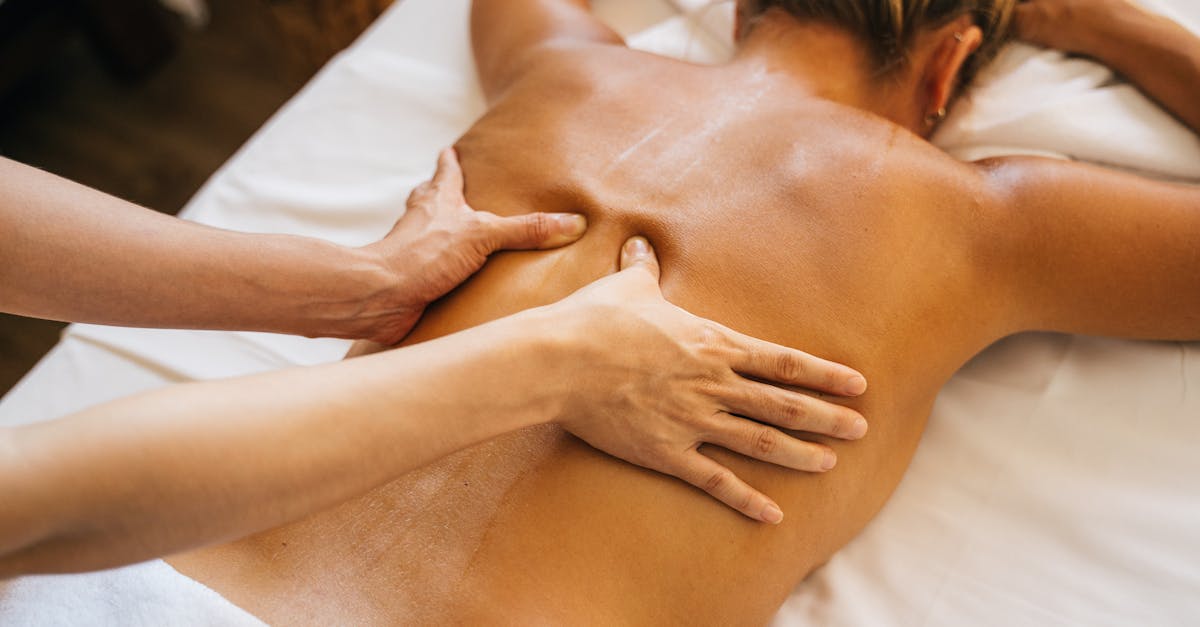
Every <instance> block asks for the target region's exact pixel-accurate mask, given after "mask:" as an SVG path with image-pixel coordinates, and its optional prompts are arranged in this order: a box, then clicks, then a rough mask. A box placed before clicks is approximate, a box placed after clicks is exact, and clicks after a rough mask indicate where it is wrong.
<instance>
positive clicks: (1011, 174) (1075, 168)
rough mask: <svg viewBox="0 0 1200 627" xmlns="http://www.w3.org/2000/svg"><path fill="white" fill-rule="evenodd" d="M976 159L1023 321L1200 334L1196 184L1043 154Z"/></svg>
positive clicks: (1033, 325) (1199, 191)
mask: <svg viewBox="0 0 1200 627" xmlns="http://www.w3.org/2000/svg"><path fill="white" fill-rule="evenodd" d="M981 165H982V166H983V167H984V169H985V171H986V172H987V175H988V178H989V181H990V184H991V185H992V186H993V190H994V191H995V193H996V197H997V198H998V199H999V200H1000V206H1001V207H1002V208H1003V209H1002V211H1001V214H1000V216H1001V217H1000V218H999V223H998V224H996V225H995V233H994V235H995V236H996V237H999V238H1003V239H1004V242H1003V244H1004V246H1005V250H1006V253H1007V254H1006V255H1005V258H1006V259H1007V260H1008V261H1007V262H1006V263H1010V264H1011V265H1010V267H1009V268H1008V270H1009V271H1011V273H1009V272H1005V274H1006V276H1011V277H1012V278H1013V279H1014V280H1013V281H1012V283H1011V284H1010V287H1011V289H1012V291H1013V293H1012V297H1013V302H1015V303H1017V304H1018V306H1019V307H1020V308H1021V312H1020V318H1019V319H1020V320H1021V325H1022V326H1023V327H1024V328H1027V329H1046V330H1055V331H1064V332H1072V333H1085V334H1094V335H1112V336H1121V337H1132V338H1142V339H1197V338H1200V188H1196V187H1190V186H1186V185H1175V184H1169V183H1161V182H1155V181H1151V180H1148V179H1143V178H1140V177H1137V176H1133V175H1131V174H1124V173H1120V172H1115V171H1111V170H1106V169H1102V168H1099V167H1094V166H1087V165H1082V164H1076V163H1066V162H1058V161H1051V160H1045V159H1026V158H1017V159H998V160H993V161H989V162H985V163H983V164H981Z"/></svg>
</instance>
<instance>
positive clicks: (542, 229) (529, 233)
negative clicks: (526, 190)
mask: <svg viewBox="0 0 1200 627" xmlns="http://www.w3.org/2000/svg"><path fill="white" fill-rule="evenodd" d="M490 222H491V224H492V229H491V231H492V232H491V237H490V240H491V244H492V247H493V252H494V251H496V250H535V249H546V248H558V247H560V246H566V245H567V244H570V243H571V242H574V241H575V240H578V239H579V238H580V237H583V233H584V231H587V219H586V218H584V217H583V216H581V215H579V214H575V213H527V214H524V215H519V216H512V217H507V218H501V217H498V216H497V217H495V218H494V219H492V220H490Z"/></svg>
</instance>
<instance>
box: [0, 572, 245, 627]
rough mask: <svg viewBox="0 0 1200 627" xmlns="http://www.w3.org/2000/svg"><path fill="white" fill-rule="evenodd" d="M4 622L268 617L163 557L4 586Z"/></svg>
mask: <svg viewBox="0 0 1200 627" xmlns="http://www.w3.org/2000/svg"><path fill="white" fill-rule="evenodd" d="M0 625H12V626H16V625H30V626H36V627H60V626H61V627H74V626H76V625H89V626H90V627H106V626H109V625H112V626H114V627H115V626H118V625H119V626H121V627H160V626H163V625H171V626H172V627H211V626H213V625H222V626H223V627H264V626H265V625H266V623H263V622H262V621H260V620H258V619H257V618H255V617H254V616H251V615H250V614H248V613H247V612H246V611H244V610H242V609H241V608H238V607H237V606H235V605H233V604H232V603H230V602H229V601H226V600H225V598H224V597H222V596H221V595H219V594H217V593H216V592H213V591H212V590H209V589H208V588H206V587H204V586H203V585H201V584H199V583H197V582H195V581H193V580H192V579H189V578H187V577H184V576H183V575H181V574H179V573H178V572H177V571H176V570H175V569H174V568H171V567H170V566H169V565H168V564H166V563H165V562H163V561H161V560H155V561H153V562H146V563H144V564H137V565H134V566H127V567H125V568H118V569H114V570H106V571H101V572H97V573H88V574H84V575H57V576H53V577H22V578H20V579H17V580H15V581H11V582H6V583H4V585H2V586H0Z"/></svg>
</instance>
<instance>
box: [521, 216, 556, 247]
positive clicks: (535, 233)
mask: <svg viewBox="0 0 1200 627" xmlns="http://www.w3.org/2000/svg"><path fill="white" fill-rule="evenodd" d="M525 228H526V229H527V230H528V232H529V237H530V238H532V239H533V240H534V241H536V242H543V241H546V240H547V239H549V237H550V218H549V217H547V216H546V214H544V213H533V214H530V215H529V217H527V218H525Z"/></svg>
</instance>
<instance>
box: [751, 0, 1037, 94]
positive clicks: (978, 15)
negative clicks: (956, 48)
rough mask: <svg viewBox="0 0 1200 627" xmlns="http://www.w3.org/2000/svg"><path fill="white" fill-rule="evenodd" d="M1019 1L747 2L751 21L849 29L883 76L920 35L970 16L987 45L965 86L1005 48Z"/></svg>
mask: <svg viewBox="0 0 1200 627" xmlns="http://www.w3.org/2000/svg"><path fill="white" fill-rule="evenodd" d="M1016 3H1017V0H749V1H748V2H747V3H746V4H747V5H748V8H749V9H750V13H751V15H752V16H753V15H759V14H762V13H764V12H766V11H768V10H770V9H775V8H778V9H782V10H784V11H787V12H788V13H790V14H791V15H793V16H794V17H796V18H798V19H801V20H820V21H823V22H828V23H831V24H836V25H838V26H840V27H842V28H846V29H848V30H850V31H851V32H853V33H855V34H856V35H858V36H859V37H861V38H862V39H863V41H864V42H866V43H867V44H868V45H869V46H870V47H871V53H872V55H873V56H874V58H875V61H876V63H877V65H878V67H879V70H880V71H881V72H887V71H890V70H892V69H895V68H897V67H899V66H902V65H903V64H904V62H905V61H906V59H907V53H908V48H909V46H910V45H911V44H912V43H913V40H914V39H915V38H916V36H917V34H919V33H920V32H921V31H922V30H925V29H927V28H937V27H940V26H943V25H945V24H948V23H949V22H951V21H952V20H955V19H957V18H959V17H961V16H963V15H970V16H971V18H972V20H974V22H975V24H976V25H977V26H978V27H979V28H980V30H982V31H983V44H982V45H981V46H980V47H979V49H978V50H976V51H975V54H973V55H972V56H971V58H970V59H968V60H967V62H966V63H965V64H964V65H963V70H962V76H961V79H962V81H963V82H964V83H966V82H969V81H970V80H971V79H972V78H974V76H975V74H976V73H977V72H978V71H979V69H980V68H981V67H983V65H985V64H986V63H987V62H988V61H990V60H991V59H992V58H993V57H994V56H995V55H996V53H997V52H998V51H999V50H1000V47H1001V46H1002V45H1004V42H1005V41H1007V39H1008V36H1009V31H1010V28H1011V26H1012V16H1013V11H1014V7H1015V6H1016Z"/></svg>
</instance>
